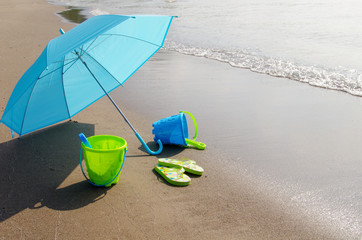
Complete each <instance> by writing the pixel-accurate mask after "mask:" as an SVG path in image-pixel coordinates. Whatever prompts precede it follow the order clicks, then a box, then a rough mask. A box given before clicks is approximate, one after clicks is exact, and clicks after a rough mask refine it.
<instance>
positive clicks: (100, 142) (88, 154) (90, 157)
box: [80, 135, 127, 187]
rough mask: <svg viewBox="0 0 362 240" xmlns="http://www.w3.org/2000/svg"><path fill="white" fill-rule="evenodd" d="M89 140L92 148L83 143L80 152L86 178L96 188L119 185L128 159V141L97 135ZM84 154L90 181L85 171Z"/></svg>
mask: <svg viewBox="0 0 362 240" xmlns="http://www.w3.org/2000/svg"><path fill="white" fill-rule="evenodd" d="M87 139H88V142H89V143H90V145H91V146H92V148H89V147H86V146H85V145H84V144H83V143H82V145H81V151H80V166H81V169H82V172H83V175H84V176H85V178H86V179H87V180H88V182H89V183H91V184H92V185H95V186H106V187H110V186H111V185H112V184H116V183H118V180H119V174H120V173H121V170H122V167H123V164H124V160H125V158H126V152H127V142H126V140H124V139H123V138H120V137H117V136H111V135H97V136H92V137H89V138H87ZM82 153H83V154H84V161H85V165H86V167H87V172H88V176H89V179H88V178H87V176H86V175H85V173H84V171H83V167H82Z"/></svg>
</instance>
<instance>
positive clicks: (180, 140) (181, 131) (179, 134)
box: [152, 111, 206, 150]
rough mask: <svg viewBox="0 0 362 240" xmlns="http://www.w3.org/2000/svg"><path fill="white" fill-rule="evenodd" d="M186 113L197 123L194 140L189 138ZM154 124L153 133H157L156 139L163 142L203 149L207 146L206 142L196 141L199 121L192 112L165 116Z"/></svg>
mask: <svg viewBox="0 0 362 240" xmlns="http://www.w3.org/2000/svg"><path fill="white" fill-rule="evenodd" d="M185 113H186V114H188V115H189V116H190V117H191V119H192V121H193V123H194V125H195V136H194V138H193V139H192V140H191V139H189V132H188V128H187V121H186V116H185ZM152 126H153V130H152V133H153V134H154V135H155V137H154V140H155V141H158V140H161V142H162V144H176V145H182V146H188V145H192V146H194V147H196V148H198V149H202V150H203V149H205V148H206V144H204V143H201V142H196V141H195V140H196V137H197V123H196V120H195V118H194V116H193V115H192V114H191V113H190V112H185V111H180V114H177V115H173V116H171V117H167V118H163V119H161V120H159V121H157V122H154V123H153V124H152Z"/></svg>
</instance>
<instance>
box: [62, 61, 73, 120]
mask: <svg viewBox="0 0 362 240" xmlns="http://www.w3.org/2000/svg"><path fill="white" fill-rule="evenodd" d="M75 62H76V61H74V62H73V64H74V63H75ZM73 64H72V66H73ZM64 66H65V65H64V64H63V65H62V74H61V76H62V80H61V82H62V87H63V96H64V101H65V106H66V107H67V112H68V116H69V118H71V117H70V112H69V106H68V101H67V97H66V96H65V88H64V73H66V72H67V71H68V69H69V68H71V67H72V66H70V67H69V68H68V69H67V70H65V72H63V71H64Z"/></svg>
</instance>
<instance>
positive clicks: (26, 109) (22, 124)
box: [19, 76, 39, 137]
mask: <svg viewBox="0 0 362 240" xmlns="http://www.w3.org/2000/svg"><path fill="white" fill-rule="evenodd" d="M38 80H39V76H38V79H37V80H36V81H35V83H34V86H33V88H32V89H31V93H30V96H29V98H28V101H27V103H26V107H25V112H24V117H23V121H22V123H21V128H20V132H19V137H20V136H21V133H22V132H23V127H24V121H25V117H26V113H27V112H28V106H29V102H30V99H31V96H32V95H33V92H34V88H35V85H36V84H37V83H38Z"/></svg>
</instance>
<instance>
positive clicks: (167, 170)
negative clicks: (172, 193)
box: [161, 167, 185, 178]
mask: <svg viewBox="0 0 362 240" xmlns="http://www.w3.org/2000/svg"><path fill="white" fill-rule="evenodd" d="M161 169H162V170H163V171H164V172H165V173H174V172H176V173H177V176H178V177H179V178H182V177H183V175H184V172H185V169H183V168H168V167H163V168H161Z"/></svg>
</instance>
